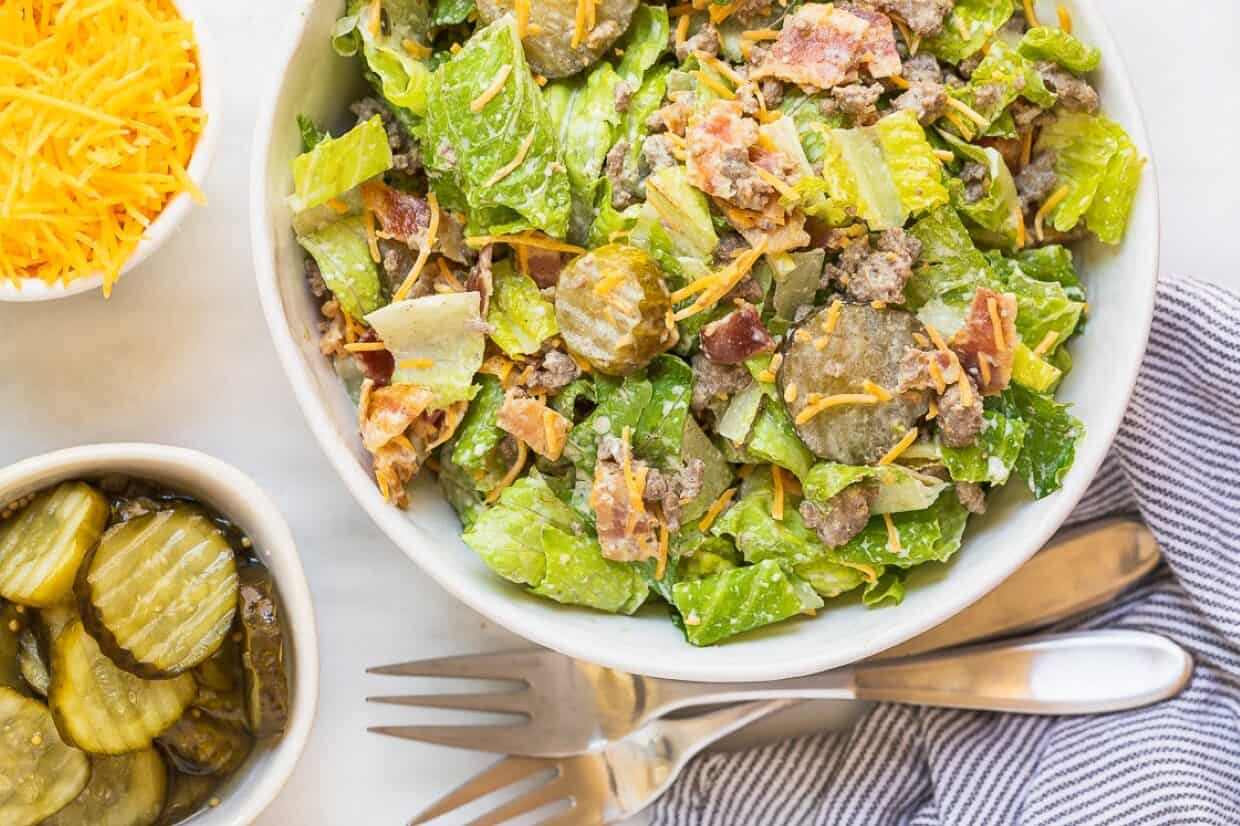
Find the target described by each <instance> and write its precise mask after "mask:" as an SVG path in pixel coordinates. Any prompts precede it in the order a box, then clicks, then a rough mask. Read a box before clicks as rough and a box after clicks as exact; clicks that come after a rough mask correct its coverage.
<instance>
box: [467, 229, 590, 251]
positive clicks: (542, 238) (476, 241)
mask: <svg viewBox="0 0 1240 826" xmlns="http://www.w3.org/2000/svg"><path fill="white" fill-rule="evenodd" d="M465 243H466V244H468V245H469V246H471V247H475V248H477V247H485V246H486V245H487V244H507V245H508V246H510V247H519V246H526V247H534V248H535V249H541V250H552V251H553V252H570V253H573V254H575V255H579V254H581V253H583V252H585V251H586V250H585V248H584V247H578V246H576V245H574V244H569V243H566V242H564V241H557V240H556V239H554V238H549V237H547V236H546V235H543V234H542V233H541V232H535V231H533V230H527V231H526V232H519V233H516V234H515V235H471V236H470V237H468V238H466V239H465Z"/></svg>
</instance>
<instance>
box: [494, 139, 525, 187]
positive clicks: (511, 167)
mask: <svg viewBox="0 0 1240 826" xmlns="http://www.w3.org/2000/svg"><path fill="white" fill-rule="evenodd" d="M535 134H537V130H536V129H531V130H530V133H529V134H528V135H526V136H525V140H523V141H521V146H519V147H518V148H517V154H516V155H514V156H513V158H512V160H511V161H509V162H508V163H506V164H504V165H503V166H501V167H500V168H499V169H497V170H495V174H494V175H492V176H491V177H490V178H488V179H487V182H486V186H489V187H490V186H495V185H496V184H497V183H499V182H500V181H502V180H504V179H505V178H507V177H508V176H509V175H511V174H512V173H513V172H515V171H516V170H517V168H518V167H520V166H521V164H523V163H525V156H526V155H528V154H529V153H530V147H531V146H533V145H534V135H535Z"/></svg>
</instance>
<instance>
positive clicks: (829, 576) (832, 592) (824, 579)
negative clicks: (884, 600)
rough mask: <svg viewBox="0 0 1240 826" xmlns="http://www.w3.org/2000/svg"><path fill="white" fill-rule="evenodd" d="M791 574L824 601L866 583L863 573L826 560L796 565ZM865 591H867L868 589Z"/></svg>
mask: <svg viewBox="0 0 1240 826" xmlns="http://www.w3.org/2000/svg"><path fill="white" fill-rule="evenodd" d="M879 570H881V569H879ZM793 573H795V574H796V575H797V576H799V577H800V578H801V579H803V580H805V581H806V582H808V583H809V584H810V587H811V588H813V589H814V590H815V591H817V592H818V595H819V596H821V597H824V598H826V599H831V598H832V597H838V596H839V595H840V594H844V593H847V592H848V591H851V590H853V589H855V588H858V587H860V586H861V585H862V584H863V583H865V582H866V581H867V576H866V572H865V571H863V570H861V569H858V568H850V567H848V566H847V565H841V564H840V563H838V562H833V561H831V560H830V559H826V558H823V559H815V560H814V561H812V562H806V563H804V564H801V565H797V566H796V567H795V568H793ZM866 590H867V591H868V590H869V587H867V589H866Z"/></svg>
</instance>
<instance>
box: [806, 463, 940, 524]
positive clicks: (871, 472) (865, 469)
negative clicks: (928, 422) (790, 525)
mask: <svg viewBox="0 0 1240 826" xmlns="http://www.w3.org/2000/svg"><path fill="white" fill-rule="evenodd" d="M858 482H874V483H875V484H876V487H877V489H878V495H877V497H875V499H874V502H873V504H872V505H871V506H870V512H871V513H900V512H903V511H917V510H924V509H926V508H928V507H930V506H931V505H932V504H934V502H935V500H936V499H938V498H939V494H940V493H942V492H943V491H944V490H945V489H946V488H947V483H946V482H944V481H943V480H942V479H936V478H935V477H933V476H928V475H926V474H924V473H919V472H917V471H916V470H913V469H912V468H907V467H904V466H903V465H841V464H837V463H835V462H819V463H818V464H816V465H814V467H813V469H811V470H810V472H809V473H808V474H806V475H805V477H804V478H803V479H802V481H801V485H802V487H803V488H804V489H805V498H806V499H809V500H811V501H814V502H819V503H825V502H826V501H827V500H828V499H830V498H831V497H833V496H835V495H836V494H838V493H839V492H841V491H843V490H844V489H845V488H848V487H850V486H852V485H855V484H856V483H858Z"/></svg>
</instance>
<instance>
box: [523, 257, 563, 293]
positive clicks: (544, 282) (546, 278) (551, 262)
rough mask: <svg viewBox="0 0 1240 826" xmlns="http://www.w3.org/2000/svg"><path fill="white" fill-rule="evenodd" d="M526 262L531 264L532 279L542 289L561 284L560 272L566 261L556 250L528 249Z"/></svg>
mask: <svg viewBox="0 0 1240 826" xmlns="http://www.w3.org/2000/svg"><path fill="white" fill-rule="evenodd" d="M526 256H527V258H526V262H527V263H528V264H529V271H530V278H532V279H534V283H535V284H537V285H538V286H539V287H540V288H542V289H546V288H547V287H554V286H555V285H556V284H558V283H560V270H562V269H563V268H564V260H563V258H562V257H561V255H560V253H558V252H556V251H555V250H544V249H538V248H537V247H527V248H526Z"/></svg>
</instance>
